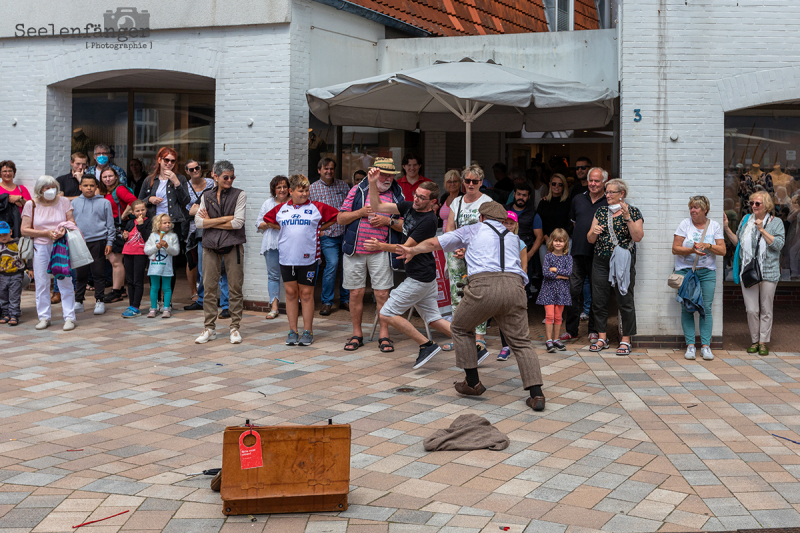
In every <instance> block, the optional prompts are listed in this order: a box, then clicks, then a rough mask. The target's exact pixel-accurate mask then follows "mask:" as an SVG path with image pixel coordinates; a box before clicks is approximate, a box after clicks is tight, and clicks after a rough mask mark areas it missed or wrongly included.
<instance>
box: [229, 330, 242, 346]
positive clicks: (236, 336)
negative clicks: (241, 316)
mask: <svg viewBox="0 0 800 533" xmlns="http://www.w3.org/2000/svg"><path fill="white" fill-rule="evenodd" d="M241 343H242V335H241V334H240V333H239V330H238V329H232V330H231V344H241Z"/></svg>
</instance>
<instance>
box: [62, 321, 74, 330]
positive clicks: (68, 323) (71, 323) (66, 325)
mask: <svg viewBox="0 0 800 533" xmlns="http://www.w3.org/2000/svg"><path fill="white" fill-rule="evenodd" d="M73 329H75V321H74V320H70V319H69V318H68V319H66V320H65V321H64V331H72V330H73Z"/></svg>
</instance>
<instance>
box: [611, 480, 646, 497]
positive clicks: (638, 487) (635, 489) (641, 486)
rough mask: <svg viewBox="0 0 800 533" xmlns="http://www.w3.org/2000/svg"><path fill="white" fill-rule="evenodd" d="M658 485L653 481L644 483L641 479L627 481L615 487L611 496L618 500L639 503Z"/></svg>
mask: <svg viewBox="0 0 800 533" xmlns="http://www.w3.org/2000/svg"><path fill="white" fill-rule="evenodd" d="M656 487H657V486H656V485H653V484H652V483H642V482H641V481H631V480H628V481H625V482H624V483H622V484H621V485H620V486H619V487H617V488H616V489H614V490H613V491H612V492H611V494H609V496H610V497H611V498H615V499H618V500H624V501H628V502H634V503H638V502H640V501H642V500H643V499H645V498H646V497H647V495H648V494H650V493H651V492H653V490H655V488H656Z"/></svg>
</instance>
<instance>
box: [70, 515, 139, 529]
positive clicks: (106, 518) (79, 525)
mask: <svg viewBox="0 0 800 533" xmlns="http://www.w3.org/2000/svg"><path fill="white" fill-rule="evenodd" d="M128 512H130V511H122V512H121V513H117V514H112V515H111V516H107V517H105V518H101V519H99V520H92V521H90V522H84V523H83V524H78V525H77V526H72V529H76V528H79V527H81V526H88V525H89V524H95V523H97V522H102V521H103V520H108V519H109V518H114V517H115V516H119V515H121V514H125V513H128Z"/></svg>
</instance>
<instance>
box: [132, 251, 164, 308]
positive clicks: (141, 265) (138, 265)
mask: <svg viewBox="0 0 800 533" xmlns="http://www.w3.org/2000/svg"><path fill="white" fill-rule="evenodd" d="M122 264H123V265H125V283H127V284H128V305H130V306H131V307H134V308H136V309H139V306H140V305H142V295H143V294H144V279H145V278H146V277H147V267H148V266H150V260H149V259H148V258H147V256H146V255H123V256H122ZM173 277H174V276H173Z"/></svg>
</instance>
